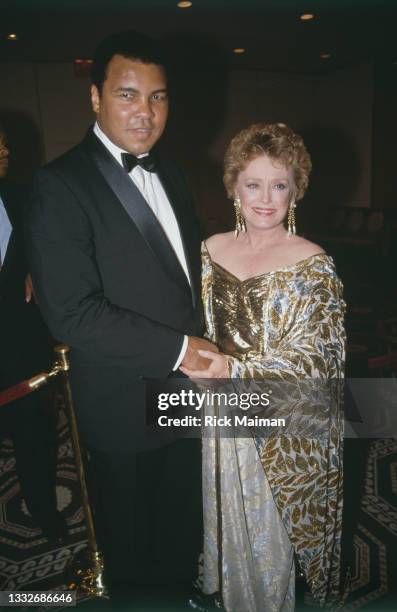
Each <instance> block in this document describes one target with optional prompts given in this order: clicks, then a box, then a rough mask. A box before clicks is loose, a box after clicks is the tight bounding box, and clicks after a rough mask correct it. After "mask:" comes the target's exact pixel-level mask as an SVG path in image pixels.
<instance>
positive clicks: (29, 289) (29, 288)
mask: <svg viewBox="0 0 397 612" xmlns="http://www.w3.org/2000/svg"><path fill="white" fill-rule="evenodd" d="M32 298H33V299H34V301H35V302H36V304H37V300H36V295H35V293H34V289H33V283H32V277H31V276H30V274H28V275H27V277H26V278H25V301H26V302H28V303H29V302H31V301H32Z"/></svg>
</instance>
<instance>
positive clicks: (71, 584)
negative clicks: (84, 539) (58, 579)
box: [66, 550, 108, 597]
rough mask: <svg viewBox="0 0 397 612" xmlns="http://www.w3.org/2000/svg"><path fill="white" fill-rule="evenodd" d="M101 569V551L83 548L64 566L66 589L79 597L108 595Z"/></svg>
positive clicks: (102, 567) (102, 568)
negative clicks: (80, 552) (77, 555)
mask: <svg viewBox="0 0 397 612" xmlns="http://www.w3.org/2000/svg"><path fill="white" fill-rule="evenodd" d="M103 571H104V565H103V557H102V553H100V552H90V551H89V550H85V551H84V552H83V553H82V554H81V555H80V556H79V557H77V558H76V557H75V558H74V559H73V560H72V561H71V563H70V565H68V567H67V568H66V584H67V589H68V590H70V591H77V593H78V594H79V595H80V596H81V597H108V591H107V588H106V585H105V581H104V577H103Z"/></svg>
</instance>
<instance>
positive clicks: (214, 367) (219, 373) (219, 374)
mask: <svg viewBox="0 0 397 612" xmlns="http://www.w3.org/2000/svg"><path fill="white" fill-rule="evenodd" d="M198 353H199V354H200V355H201V357H205V358H206V359H209V361H211V364H210V365H209V366H208V368H207V369H206V370H189V369H188V368H185V367H183V366H180V367H179V369H180V370H181V371H182V372H183V373H184V374H186V376H189V378H229V370H228V367H227V360H226V357H225V355H222V354H221V353H214V352H213V351H202V350H199V351H198Z"/></svg>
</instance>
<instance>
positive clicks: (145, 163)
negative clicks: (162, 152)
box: [121, 153, 157, 173]
mask: <svg viewBox="0 0 397 612" xmlns="http://www.w3.org/2000/svg"><path fill="white" fill-rule="evenodd" d="M121 161H122V164H123V168H124V170H125V171H126V172H128V173H130V172H131V170H132V169H133V168H135V166H141V168H143V169H144V170H147V171H148V172H156V165H157V164H156V157H155V155H154V154H153V153H149V154H148V155H145V157H135V155H132V153H122V154H121Z"/></svg>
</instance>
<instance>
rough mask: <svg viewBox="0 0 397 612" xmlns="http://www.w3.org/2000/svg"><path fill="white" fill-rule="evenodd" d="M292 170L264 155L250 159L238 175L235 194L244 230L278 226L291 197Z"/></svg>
mask: <svg viewBox="0 0 397 612" xmlns="http://www.w3.org/2000/svg"><path fill="white" fill-rule="evenodd" d="M294 191H295V182H294V175H293V171H292V169H291V168H290V169H287V168H286V167H285V166H283V165H281V164H279V163H278V162H276V161H274V160H273V159H271V158H270V157H268V156H267V155H261V156H260V157H256V158H255V159H253V160H251V161H250V162H249V164H248V165H247V166H246V168H245V169H244V170H242V171H241V172H240V174H239V175H238V176H237V181H236V186H235V197H237V198H239V199H240V202H241V208H242V213H243V215H244V218H245V222H246V225H247V229H250V228H253V229H263V230H266V229H272V228H275V227H277V226H278V225H281V224H282V223H283V220H284V218H285V216H286V214H287V211H288V206H289V203H290V202H291V200H292V198H293V194H294Z"/></svg>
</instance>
